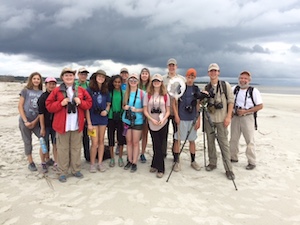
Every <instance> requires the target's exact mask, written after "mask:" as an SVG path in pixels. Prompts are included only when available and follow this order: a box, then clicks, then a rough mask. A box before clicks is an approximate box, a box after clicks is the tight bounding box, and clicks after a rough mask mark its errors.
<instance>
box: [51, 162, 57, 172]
mask: <svg viewBox="0 0 300 225" xmlns="http://www.w3.org/2000/svg"><path fill="white" fill-rule="evenodd" d="M52 170H53V171H58V165H57V163H54V165H53V167H52Z"/></svg>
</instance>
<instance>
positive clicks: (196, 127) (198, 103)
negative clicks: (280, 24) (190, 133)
mask: <svg viewBox="0 0 300 225" xmlns="http://www.w3.org/2000/svg"><path fill="white" fill-rule="evenodd" d="M196 110H197V113H199V110H200V101H199V100H197V104H196ZM200 121H201V115H200V114H199V116H198V119H197V121H196V123H195V130H198V129H199V128H200Z"/></svg>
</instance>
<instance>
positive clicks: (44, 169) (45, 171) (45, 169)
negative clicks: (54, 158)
mask: <svg viewBox="0 0 300 225" xmlns="http://www.w3.org/2000/svg"><path fill="white" fill-rule="evenodd" d="M41 167H42V172H43V173H48V168H47V164H46V163H45V162H43V163H42V164H41Z"/></svg>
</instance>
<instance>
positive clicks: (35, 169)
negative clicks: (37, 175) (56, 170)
mask: <svg viewBox="0 0 300 225" xmlns="http://www.w3.org/2000/svg"><path fill="white" fill-rule="evenodd" d="M28 169H29V170H30V171H37V168H36V166H35V163H34V162H32V163H30V164H29V165H28Z"/></svg>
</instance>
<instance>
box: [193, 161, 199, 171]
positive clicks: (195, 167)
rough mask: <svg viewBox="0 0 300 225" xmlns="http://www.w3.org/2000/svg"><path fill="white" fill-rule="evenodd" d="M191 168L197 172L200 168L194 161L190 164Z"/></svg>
mask: <svg viewBox="0 0 300 225" xmlns="http://www.w3.org/2000/svg"><path fill="white" fill-rule="evenodd" d="M191 167H192V168H193V169H194V170H196V171H199V170H200V169H201V167H200V166H199V164H198V163H197V162H196V161H194V162H192V163H191Z"/></svg>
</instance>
